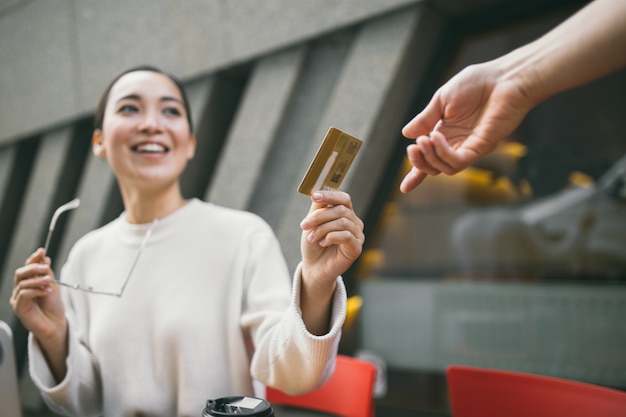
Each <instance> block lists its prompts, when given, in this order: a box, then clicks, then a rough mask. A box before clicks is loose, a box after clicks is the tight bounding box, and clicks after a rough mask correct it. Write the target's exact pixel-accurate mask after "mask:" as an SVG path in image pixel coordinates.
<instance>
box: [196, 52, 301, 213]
mask: <svg viewBox="0 0 626 417" xmlns="http://www.w3.org/2000/svg"><path fill="white" fill-rule="evenodd" d="M303 58H304V48H303V47H296V48H293V49H289V50H286V51H282V52H279V53H277V54H273V55H270V56H268V57H267V58H263V59H261V60H260V62H258V64H257V65H256V67H255V69H254V71H253V74H252V79H251V80H250V81H249V84H248V88H247V91H246V92H245V94H244V98H243V100H242V103H241V104H240V107H239V111H238V113H237V116H236V118H235V121H234V124H233V126H232V128H231V132H230V134H229V135H228V138H227V142H226V145H225V149H224V150H223V153H222V156H221V158H220V161H219V164H218V166H217V171H216V173H215V178H214V180H213V182H212V185H211V189H210V190H209V191H208V193H207V197H206V199H207V200H208V201H211V202H214V203H216V204H220V205H223V206H227V207H232V208H237V209H247V208H248V202H249V200H250V198H251V197H252V194H253V193H254V189H255V186H256V185H257V181H260V182H265V181H271V179H270V178H263V179H261V178H259V177H260V172H261V169H262V168H263V163H264V161H265V158H266V155H267V154H268V152H269V150H270V149H271V147H272V143H273V140H274V138H275V135H276V132H277V129H278V127H279V125H280V123H281V120H282V117H283V114H284V112H285V109H286V107H287V104H288V103H289V99H290V97H291V94H292V92H293V87H294V84H295V81H296V79H297V77H298V74H299V73H300V69H301V64H302V61H303Z"/></svg>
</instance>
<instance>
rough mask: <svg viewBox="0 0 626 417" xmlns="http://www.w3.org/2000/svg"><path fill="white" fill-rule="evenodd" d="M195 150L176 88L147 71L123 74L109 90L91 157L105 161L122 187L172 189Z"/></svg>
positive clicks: (164, 77) (170, 81)
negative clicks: (103, 158) (171, 186)
mask: <svg viewBox="0 0 626 417" xmlns="http://www.w3.org/2000/svg"><path fill="white" fill-rule="evenodd" d="M195 145H196V141H195V137H194V136H193V134H192V133H191V132H190V128H189V122H188V120H187V113H186V110H185V105H184V103H183V97H182V95H181V93H180V91H179V89H178V87H177V86H176V84H175V83H174V82H173V81H172V80H170V79H169V78H168V77H167V76H165V75H163V74H160V73H157V72H152V71H135V72H131V73H128V74H125V75H124V76H122V77H121V78H120V79H119V80H118V81H117V82H116V83H115V84H114V85H113V87H112V88H111V90H110V92H109V98H108V101H107V104H106V107H105V111H104V120H103V124H102V130H97V131H96V132H95V133H94V136H93V150H94V153H95V154H96V156H100V157H106V158H107V160H108V162H109V164H110V165H111V168H112V169H113V171H114V172H115V174H116V176H117V179H118V181H119V182H120V186H122V187H140V188H146V187H147V188H150V189H153V188H155V187H163V186H169V185H172V184H174V183H177V182H178V178H179V177H180V175H181V174H182V172H183V170H184V169H185V166H186V165H187V161H188V160H189V159H191V158H192V157H193V155H194V152H195Z"/></svg>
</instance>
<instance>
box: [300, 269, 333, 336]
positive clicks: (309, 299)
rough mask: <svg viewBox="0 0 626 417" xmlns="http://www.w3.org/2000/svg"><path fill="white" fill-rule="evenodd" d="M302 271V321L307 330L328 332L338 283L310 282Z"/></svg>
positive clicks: (320, 333) (318, 334)
mask: <svg viewBox="0 0 626 417" xmlns="http://www.w3.org/2000/svg"><path fill="white" fill-rule="evenodd" d="M304 274H305V271H303V272H302V275H303V276H302V277H301V279H302V284H301V289H300V309H301V311H302V321H304V324H305V325H306V328H307V330H308V331H309V332H310V333H311V334H314V335H316V336H321V335H323V334H326V333H327V332H328V330H329V328H330V317H331V311H332V301H333V296H334V293H335V289H336V283H335V282H333V283H332V284H331V285H326V284H324V285H321V284H317V285H315V284H314V283H308V282H307V280H306V279H305V277H304Z"/></svg>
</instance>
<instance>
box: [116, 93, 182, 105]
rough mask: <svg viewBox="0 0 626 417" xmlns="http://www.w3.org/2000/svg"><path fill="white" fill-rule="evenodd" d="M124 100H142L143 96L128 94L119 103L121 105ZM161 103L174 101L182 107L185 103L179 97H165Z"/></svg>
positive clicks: (161, 99)
mask: <svg viewBox="0 0 626 417" xmlns="http://www.w3.org/2000/svg"><path fill="white" fill-rule="evenodd" d="M122 100H137V101H139V100H141V96H140V95H139V94H127V95H125V96H123V97H120V98H118V99H117V102H118V103H119V102H120V101H122ZM159 101H174V102H176V103H179V104H180V105H183V101H182V100H181V99H179V98H177V97H174V96H163V97H161V98H160V99H159Z"/></svg>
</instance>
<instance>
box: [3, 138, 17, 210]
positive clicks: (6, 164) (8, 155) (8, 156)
mask: <svg viewBox="0 0 626 417" xmlns="http://www.w3.org/2000/svg"><path fill="white" fill-rule="evenodd" d="M14 156H15V146H5V147H4V148H0V197H2V198H8V196H7V195H6V193H7V187H8V185H9V184H8V182H9V179H10V178H11V170H12V168H13V158H14Z"/></svg>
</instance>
